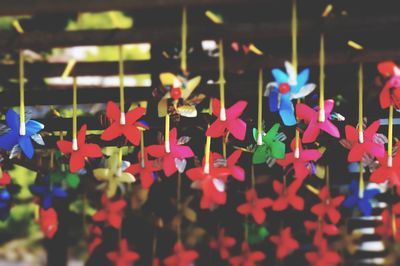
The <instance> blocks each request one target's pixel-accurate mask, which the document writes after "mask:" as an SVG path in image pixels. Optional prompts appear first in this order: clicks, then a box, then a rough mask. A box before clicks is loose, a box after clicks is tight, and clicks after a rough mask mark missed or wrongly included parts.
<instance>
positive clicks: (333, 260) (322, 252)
mask: <svg viewBox="0 0 400 266" xmlns="http://www.w3.org/2000/svg"><path fill="white" fill-rule="evenodd" d="M306 259H307V261H308V262H309V263H310V265H313V266H332V265H336V264H338V263H339V262H340V261H341V258H340V255H339V254H337V253H336V252H335V251H332V250H329V248H328V243H327V241H326V239H322V241H321V242H320V244H319V245H318V251H310V252H307V253H306Z"/></svg>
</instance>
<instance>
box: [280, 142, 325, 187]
mask: <svg viewBox="0 0 400 266" xmlns="http://www.w3.org/2000/svg"><path fill="white" fill-rule="evenodd" d="M291 148H292V151H293V152H290V153H286V155H285V158H284V159H279V160H276V162H277V163H278V164H279V165H280V166H282V167H287V166H288V165H290V164H293V168H294V176H295V177H296V178H299V179H304V178H305V177H307V176H308V175H309V174H310V173H311V172H312V167H311V161H316V160H318V159H319V158H321V156H322V154H321V153H320V152H319V151H318V150H315V149H308V150H305V149H303V147H302V146H301V144H299V156H298V158H296V156H295V139H293V140H292V143H291Z"/></svg>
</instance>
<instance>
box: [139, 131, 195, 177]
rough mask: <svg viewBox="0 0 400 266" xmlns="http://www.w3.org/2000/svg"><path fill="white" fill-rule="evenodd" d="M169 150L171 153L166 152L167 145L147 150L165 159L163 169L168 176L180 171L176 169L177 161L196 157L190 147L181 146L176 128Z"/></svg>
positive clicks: (151, 147)
mask: <svg viewBox="0 0 400 266" xmlns="http://www.w3.org/2000/svg"><path fill="white" fill-rule="evenodd" d="M169 149H170V150H169V152H167V151H166V150H165V144H158V145H151V146H148V147H147V148H146V150H147V152H148V153H149V154H150V155H151V156H153V157H156V158H162V159H163V169H164V173H165V175H166V176H171V175H172V174H174V173H175V172H176V171H177V170H178V169H177V168H176V164H175V159H183V158H190V157H193V156H194V153H193V151H192V149H191V148H190V147H189V146H183V145H179V143H178V141H177V130H176V128H173V129H171V131H170V133H169Z"/></svg>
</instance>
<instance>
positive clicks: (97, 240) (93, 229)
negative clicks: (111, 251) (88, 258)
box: [88, 225, 103, 254]
mask: <svg viewBox="0 0 400 266" xmlns="http://www.w3.org/2000/svg"><path fill="white" fill-rule="evenodd" d="M89 232H90V234H91V235H93V239H92V241H91V242H90V243H89V245H88V252H89V254H90V253H92V252H93V250H95V249H96V248H97V247H98V246H99V245H100V244H101V243H102V242H103V238H102V236H103V232H102V231H101V228H100V227H98V226H95V225H90V226H89Z"/></svg>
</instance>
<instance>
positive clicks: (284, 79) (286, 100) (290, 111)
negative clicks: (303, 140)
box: [264, 62, 316, 126]
mask: <svg viewBox="0 0 400 266" xmlns="http://www.w3.org/2000/svg"><path fill="white" fill-rule="evenodd" d="M285 67H286V72H287V73H285V72H283V71H282V70H280V69H277V68H275V69H273V70H272V75H273V76H274V79H275V82H271V83H269V84H267V89H266V91H265V93H264V96H267V97H269V109H270V111H271V112H277V111H279V115H280V116H281V118H282V121H283V123H284V124H285V126H293V125H295V124H296V117H295V115H294V108H293V103H292V100H293V99H299V98H303V97H305V96H307V95H308V94H310V93H311V92H312V91H313V90H314V89H315V87H316V86H315V84H312V83H309V84H307V81H308V76H309V74H310V70H309V69H304V70H303V71H302V72H301V73H300V74H299V75H297V72H296V70H295V69H294V68H293V66H292V65H291V64H290V63H289V62H285Z"/></svg>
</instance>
